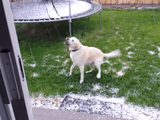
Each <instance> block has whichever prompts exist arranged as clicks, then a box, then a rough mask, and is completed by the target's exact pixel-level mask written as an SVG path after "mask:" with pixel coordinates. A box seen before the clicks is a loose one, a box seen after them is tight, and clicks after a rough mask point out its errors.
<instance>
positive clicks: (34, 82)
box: [16, 9, 160, 108]
mask: <svg viewBox="0 0 160 120" xmlns="http://www.w3.org/2000/svg"><path fill="white" fill-rule="evenodd" d="M98 20H99V14H95V15H92V16H90V21H87V18H82V19H77V20H73V22H72V33H73V36H75V37H77V38H78V39H80V41H81V42H82V44H84V45H87V46H94V47H97V48H100V49H101V50H102V51H103V52H104V53H108V52H111V51H113V50H115V49H120V50H121V52H122V56H121V57H118V58H110V59H109V62H110V64H108V63H105V64H103V65H102V78H101V79H100V80H98V79H97V78H96V74H97V70H95V71H93V72H92V73H88V74H85V80H84V82H83V83H82V84H79V82H80V71H79V69H78V67H77V68H75V69H74V70H73V75H72V76H68V74H69V69H70V66H71V64H72V62H71V60H70V57H69V50H68V47H67V46H65V45H64V44H63V42H64V41H65V38H66V37H68V36H69V33H68V21H64V22H58V23H45V24H44V23H39V24H16V29H17V34H18V38H19V44H20V49H21V54H22V58H23V63H24V68H25V73H26V78H27V83H28V88H29V91H30V94H31V95H32V94H39V93H44V95H45V96H49V95H65V94H67V93H69V92H72V93H77V94H89V93H90V94H93V95H96V94H101V95H104V96H106V97H111V96H115V97H125V98H126V101H127V102H132V103H134V104H136V105H142V106H144V105H146V106H152V107H155V108H160V104H159V103H160V74H159V72H160V64H159V61H160V51H159V50H158V48H157V47H160V10H108V9H103V12H102V29H101V30H99V27H98V26H99V24H98V23H99V21H98ZM149 52H152V53H154V54H150V53H149ZM129 53H133V54H130V56H132V57H128V55H129ZM67 60H68V62H67V63H66V64H65V63H64V62H65V61H67ZM105 60H106V59H105ZM31 64H36V66H35V67H32V66H31ZM125 66H127V69H123V70H122V68H124V67H125ZM86 70H89V67H88V66H86V67H85V71H86ZM120 70H122V71H123V72H124V73H125V74H124V75H123V76H119V77H118V76H117V74H116V72H118V71H120ZM34 73H35V74H37V76H33V74H34ZM95 84H99V85H100V86H101V89H100V90H96V91H94V90H93V85H95ZM114 89H117V90H118V91H117V92H114V91H112V90H114Z"/></svg>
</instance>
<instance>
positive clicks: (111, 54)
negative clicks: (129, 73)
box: [104, 49, 121, 58]
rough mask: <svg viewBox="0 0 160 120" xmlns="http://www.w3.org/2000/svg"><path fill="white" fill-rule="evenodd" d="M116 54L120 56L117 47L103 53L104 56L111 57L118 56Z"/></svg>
mask: <svg viewBox="0 0 160 120" xmlns="http://www.w3.org/2000/svg"><path fill="white" fill-rule="evenodd" d="M118 56H121V51H120V50H119V49H118V50H115V51H112V52H110V53H107V54H104V57H106V58H112V57H118Z"/></svg>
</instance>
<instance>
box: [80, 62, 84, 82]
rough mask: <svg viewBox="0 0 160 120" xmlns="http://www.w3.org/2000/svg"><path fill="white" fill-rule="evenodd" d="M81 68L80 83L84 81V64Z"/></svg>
mask: <svg viewBox="0 0 160 120" xmlns="http://www.w3.org/2000/svg"><path fill="white" fill-rule="evenodd" d="M79 69H80V71H81V79H80V84H81V83H82V82H83V81H84V65H81V66H79Z"/></svg>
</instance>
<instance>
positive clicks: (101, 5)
mask: <svg viewBox="0 0 160 120" xmlns="http://www.w3.org/2000/svg"><path fill="white" fill-rule="evenodd" d="M101 13H102V0H101V9H100V11H99V29H101Z"/></svg>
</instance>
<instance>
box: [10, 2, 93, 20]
mask: <svg viewBox="0 0 160 120" xmlns="http://www.w3.org/2000/svg"><path fill="white" fill-rule="evenodd" d="M53 2H54V6H55V8H56V10H55V9H54V7H53V5H52V2H51V1H47V2H46V1H44V0H26V1H21V2H12V3H11V8H12V12H13V15H14V19H23V20H25V19H26V20H27V19H50V18H60V17H68V16H69V1H68V0H60V1H57V0H53ZM70 3H71V16H75V15H79V14H82V13H86V12H88V11H90V10H91V9H92V5H91V4H90V3H88V2H84V1H78V0H71V2H70ZM57 13H58V14H57Z"/></svg>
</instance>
